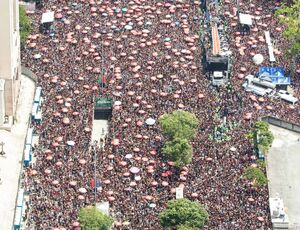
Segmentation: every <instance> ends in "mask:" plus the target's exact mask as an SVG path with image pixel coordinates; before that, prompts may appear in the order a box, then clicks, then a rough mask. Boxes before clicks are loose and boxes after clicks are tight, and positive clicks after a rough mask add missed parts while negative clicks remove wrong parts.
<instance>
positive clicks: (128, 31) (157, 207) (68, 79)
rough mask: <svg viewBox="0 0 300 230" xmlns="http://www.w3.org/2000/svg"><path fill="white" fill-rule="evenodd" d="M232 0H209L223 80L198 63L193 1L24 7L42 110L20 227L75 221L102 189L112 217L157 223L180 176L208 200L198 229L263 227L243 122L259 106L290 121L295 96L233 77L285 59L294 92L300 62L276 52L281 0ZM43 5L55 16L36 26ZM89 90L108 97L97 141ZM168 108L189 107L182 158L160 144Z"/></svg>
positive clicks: (147, 225) (192, 195)
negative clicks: (180, 161)
mask: <svg viewBox="0 0 300 230" xmlns="http://www.w3.org/2000/svg"><path fill="white" fill-rule="evenodd" d="M238 3H239V6H237V3H236V1H234V0H225V1H222V3H219V7H220V10H219V12H218V13H220V14H224V22H226V25H224V28H225V31H226V33H227V35H226V36H228V43H229V44H228V46H229V50H230V51H231V58H232V66H231V77H230V78H229V79H228V82H227V83H226V85H225V86H222V87H214V86H212V85H211V79H209V78H208V77H207V76H206V74H205V69H204V67H203V64H202V63H203V47H204V46H202V45H201V43H202V42H203V41H205V39H203V36H204V37H209V35H207V34H206V30H203V28H205V20H206V19H205V18H206V15H205V14H204V13H203V12H202V10H201V5H202V4H203V3H202V2H200V1H194V0H189V1H188V0H177V1H172V0H169V1H158V0H128V1H127V0H126V1H125V0H119V1H118V0H115V1H109V0H103V1H94V0H90V1H85V0H72V1H62V0H45V1H43V6H42V7H41V8H39V9H37V10H36V11H35V13H34V14H30V15H29V17H30V18H31V20H32V22H33V24H34V33H32V34H30V35H29V37H28V40H27V42H26V44H25V47H24V49H23V50H22V62H23V64H24V65H25V66H26V67H28V68H30V69H31V70H32V71H33V72H34V73H35V74H36V75H37V76H38V82H37V85H38V86H41V88H42V92H43V93H42V94H43V103H42V121H41V122H40V123H33V124H32V126H33V127H34V128H35V131H36V132H37V133H38V135H39V145H37V146H35V148H34V151H33V155H34V158H35V159H36V160H35V162H34V163H32V164H30V165H29V167H28V168H27V169H26V176H25V178H26V180H25V187H26V190H27V191H29V194H30V198H29V202H28V204H27V205H28V212H27V216H26V218H27V220H26V225H27V226H26V229H31V228H33V227H35V229H78V225H79V219H78V212H79V209H80V208H81V207H84V206H88V205H94V204H95V203H98V202H103V201H108V202H109V206H110V213H111V215H112V216H113V218H114V220H115V223H114V229H155V230H158V229H162V226H161V225H160V223H159V219H158V214H159V213H160V212H161V211H162V210H164V209H165V207H166V203H167V202H168V201H169V200H171V199H175V196H176V188H178V187H180V188H183V196H184V197H185V198H188V199H190V200H192V201H199V203H201V204H203V205H204V206H205V207H206V209H207V211H208V213H209V221H208V223H207V224H206V225H205V226H204V227H203V229H253V230H254V229H259V228H262V229H271V218H270V212H269V201H268V199H269V194H268V187H267V185H265V186H255V185H254V184H253V182H252V181H249V180H247V179H245V178H244V177H243V176H242V175H243V171H244V170H245V168H247V167H248V166H251V165H253V164H255V163H256V160H257V156H256V154H255V150H254V147H253V144H252V143H251V142H250V141H249V139H247V138H246V137H245V134H247V133H248V132H249V130H250V129H251V127H252V126H253V124H254V123H255V122H256V121H257V120H258V119H259V118H261V117H264V116H272V117H276V118H281V119H284V120H287V121H291V122H296V123H299V115H300V107H299V105H298V104H297V103H296V104H294V105H293V104H289V103H288V102H286V101H283V100H279V99H273V98H271V97H268V96H258V95H255V94H253V93H251V92H246V91H245V90H244V89H243V87H242V84H243V83H244V82H245V77H246V76H247V75H249V74H251V75H255V74H256V73H257V72H258V69H259V67H261V66H278V67H284V69H285V72H288V73H289V74H290V75H289V76H290V77H291V82H292V84H291V87H292V89H293V95H294V96H295V97H297V98H299V97H300V87H299V84H300V81H299V79H300V78H299V75H300V73H299V72H300V71H298V72H297V71H296V70H297V69H299V70H300V66H299V63H298V64H297V63H295V64H294V65H293V66H291V63H292V62H291V61H289V60H288V59H287V58H286V57H285V56H284V50H285V49H286V48H287V47H288V46H289V43H288V41H287V40H286V39H285V38H283V37H282V31H283V29H284V27H283V25H282V24H280V23H279V22H278V18H277V17H276V16H275V15H274V10H275V9H276V8H277V7H278V6H279V1H278V3H277V2H276V1H258V0H252V1H251V4H248V2H247V1H238ZM237 9H238V10H239V11H240V12H243V13H247V14H250V15H253V17H252V26H251V28H250V31H249V33H248V34H242V33H241V32H239V29H238V17H237V15H236V13H237ZM47 11H54V17H55V21H54V23H53V25H54V27H53V28H51V31H47V32H45V33H44V32H42V31H40V22H41V18H42V14H43V13H45V12H47ZM266 30H268V31H269V33H270V36H271V39H272V40H273V41H274V44H275V45H274V55H275V58H276V62H275V63H271V62H270V61H269V53H268V45H267V44H266V39H265V33H264V31H266ZM256 54H262V55H263V57H264V60H263V62H262V63H261V64H260V65H256V64H255V63H254V62H253V56H254V55H256ZM95 98H111V99H112V102H113V106H112V115H111V117H110V118H109V130H108V133H107V135H105V136H103V141H104V145H102V143H100V141H99V142H98V143H97V145H93V143H91V133H92V129H93V127H92V123H93V119H94V107H95V100H96V99H95ZM176 110H184V111H189V112H191V113H193V114H195V115H196V117H197V118H198V119H199V126H198V128H197V133H196V137H195V138H194V139H192V141H191V144H192V146H193V157H192V162H191V164H188V165H186V166H184V167H181V168H180V170H178V169H177V168H176V167H174V163H173V162H170V161H167V160H166V159H165V158H164V157H163V155H162V146H163V145H164V143H165V141H166V138H165V137H164V136H163V134H162V130H161V127H160V125H159V122H158V119H159V118H160V117H161V116H162V115H164V114H166V113H172V112H173V111H176ZM149 118H151V121H153V122H152V124H150V125H149V124H147V122H146V120H147V119H149ZM148 121H149V120H148ZM220 126H224V127H226V138H224V139H222V138H219V136H220V135H221V134H220V135H219V136H218V135H216V127H220ZM224 135H225V134H224ZM95 156H97V157H95ZM95 159H96V160H97V162H96V164H97V172H96V178H97V180H99V184H101V186H97V187H98V188H97V193H96V195H95V194H94V190H95V188H94V187H95V184H96V182H97V181H95V180H94V178H95V174H94V173H95V172H94V170H95V168H94V161H95Z"/></svg>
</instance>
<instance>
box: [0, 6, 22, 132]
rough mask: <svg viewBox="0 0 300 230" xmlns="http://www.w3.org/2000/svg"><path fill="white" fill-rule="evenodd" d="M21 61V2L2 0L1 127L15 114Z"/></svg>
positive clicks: (0, 18) (0, 47) (0, 53)
mask: <svg viewBox="0 0 300 230" xmlns="http://www.w3.org/2000/svg"><path fill="white" fill-rule="evenodd" d="M20 63H21V60H20V34H19V2H18V0H0V127H3V125H4V126H6V125H9V122H10V121H12V120H13V119H12V118H13V117H14V115H15V111H16V102H17V95H18V91H19V83H20V80H19V79H20V74H21V64H20Z"/></svg>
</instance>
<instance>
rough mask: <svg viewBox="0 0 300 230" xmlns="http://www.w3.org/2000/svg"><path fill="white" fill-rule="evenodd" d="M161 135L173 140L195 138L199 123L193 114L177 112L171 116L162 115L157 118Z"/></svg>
mask: <svg viewBox="0 0 300 230" xmlns="http://www.w3.org/2000/svg"><path fill="white" fill-rule="evenodd" d="M159 124H160V126H161V128H162V131H163V134H164V135H166V136H167V137H168V138H170V139H173V138H175V137H179V138H182V139H188V140H190V139H191V138H194V137H195V134H196V130H197V126H198V124H199V121H198V119H197V117H196V116H195V114H193V113H190V112H187V111H181V110H177V111H174V112H173V113H171V114H164V115H163V116H161V117H160V118H159Z"/></svg>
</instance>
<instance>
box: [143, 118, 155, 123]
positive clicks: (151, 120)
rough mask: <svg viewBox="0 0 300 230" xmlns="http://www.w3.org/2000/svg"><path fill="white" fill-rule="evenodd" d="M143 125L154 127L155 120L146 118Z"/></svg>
mask: <svg viewBox="0 0 300 230" xmlns="http://www.w3.org/2000/svg"><path fill="white" fill-rule="evenodd" d="M145 123H146V124H147V125H154V124H155V119H153V118H151V117H150V118H148V119H147V120H146V121H145Z"/></svg>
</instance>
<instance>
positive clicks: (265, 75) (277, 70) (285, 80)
mask: <svg viewBox="0 0 300 230" xmlns="http://www.w3.org/2000/svg"><path fill="white" fill-rule="evenodd" d="M258 74H259V78H260V79H264V80H268V81H272V83H274V84H275V85H289V84H291V78H290V77H285V76H284V68H283V67H266V66H264V67H260V68H259V72H258Z"/></svg>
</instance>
